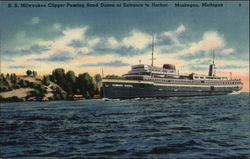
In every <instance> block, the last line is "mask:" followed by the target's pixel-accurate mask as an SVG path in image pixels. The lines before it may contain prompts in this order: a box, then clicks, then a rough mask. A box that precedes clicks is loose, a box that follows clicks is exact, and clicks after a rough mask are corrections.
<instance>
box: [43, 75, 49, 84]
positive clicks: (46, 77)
mask: <svg viewBox="0 0 250 159" xmlns="http://www.w3.org/2000/svg"><path fill="white" fill-rule="evenodd" d="M42 84H44V85H45V86H48V85H50V80H49V76H43V79H42Z"/></svg>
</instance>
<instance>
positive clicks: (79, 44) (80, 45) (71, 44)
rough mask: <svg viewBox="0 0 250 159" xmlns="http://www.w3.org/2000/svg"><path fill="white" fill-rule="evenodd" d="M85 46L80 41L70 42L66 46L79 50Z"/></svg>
mask: <svg viewBox="0 0 250 159" xmlns="http://www.w3.org/2000/svg"><path fill="white" fill-rule="evenodd" d="M86 45H87V44H86V43H85V42H83V41H81V40H72V41H71V42H70V43H69V44H68V46H70V47H73V48H81V47H83V46H86Z"/></svg>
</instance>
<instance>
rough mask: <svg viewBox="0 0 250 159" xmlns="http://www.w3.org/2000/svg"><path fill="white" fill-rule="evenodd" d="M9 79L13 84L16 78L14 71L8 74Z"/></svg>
mask: <svg viewBox="0 0 250 159" xmlns="http://www.w3.org/2000/svg"><path fill="white" fill-rule="evenodd" d="M10 80H11V82H12V83H13V84H16V82H17V78H16V74H15V73H12V74H10Z"/></svg>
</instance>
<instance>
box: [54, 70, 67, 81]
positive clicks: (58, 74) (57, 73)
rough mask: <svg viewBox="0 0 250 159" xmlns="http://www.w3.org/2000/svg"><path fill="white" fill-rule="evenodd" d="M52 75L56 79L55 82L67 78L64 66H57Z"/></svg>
mask: <svg viewBox="0 0 250 159" xmlns="http://www.w3.org/2000/svg"><path fill="white" fill-rule="evenodd" d="M52 76H53V78H54V79H55V81H54V82H56V83H58V84H59V83H60V81H61V80H62V79H63V78H65V73H64V69H63V68H57V69H55V70H53V72H52Z"/></svg>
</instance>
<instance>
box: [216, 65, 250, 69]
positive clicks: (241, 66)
mask: <svg viewBox="0 0 250 159" xmlns="http://www.w3.org/2000/svg"><path fill="white" fill-rule="evenodd" d="M244 68H249V65H245V66H244V65H224V66H219V69H244Z"/></svg>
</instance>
